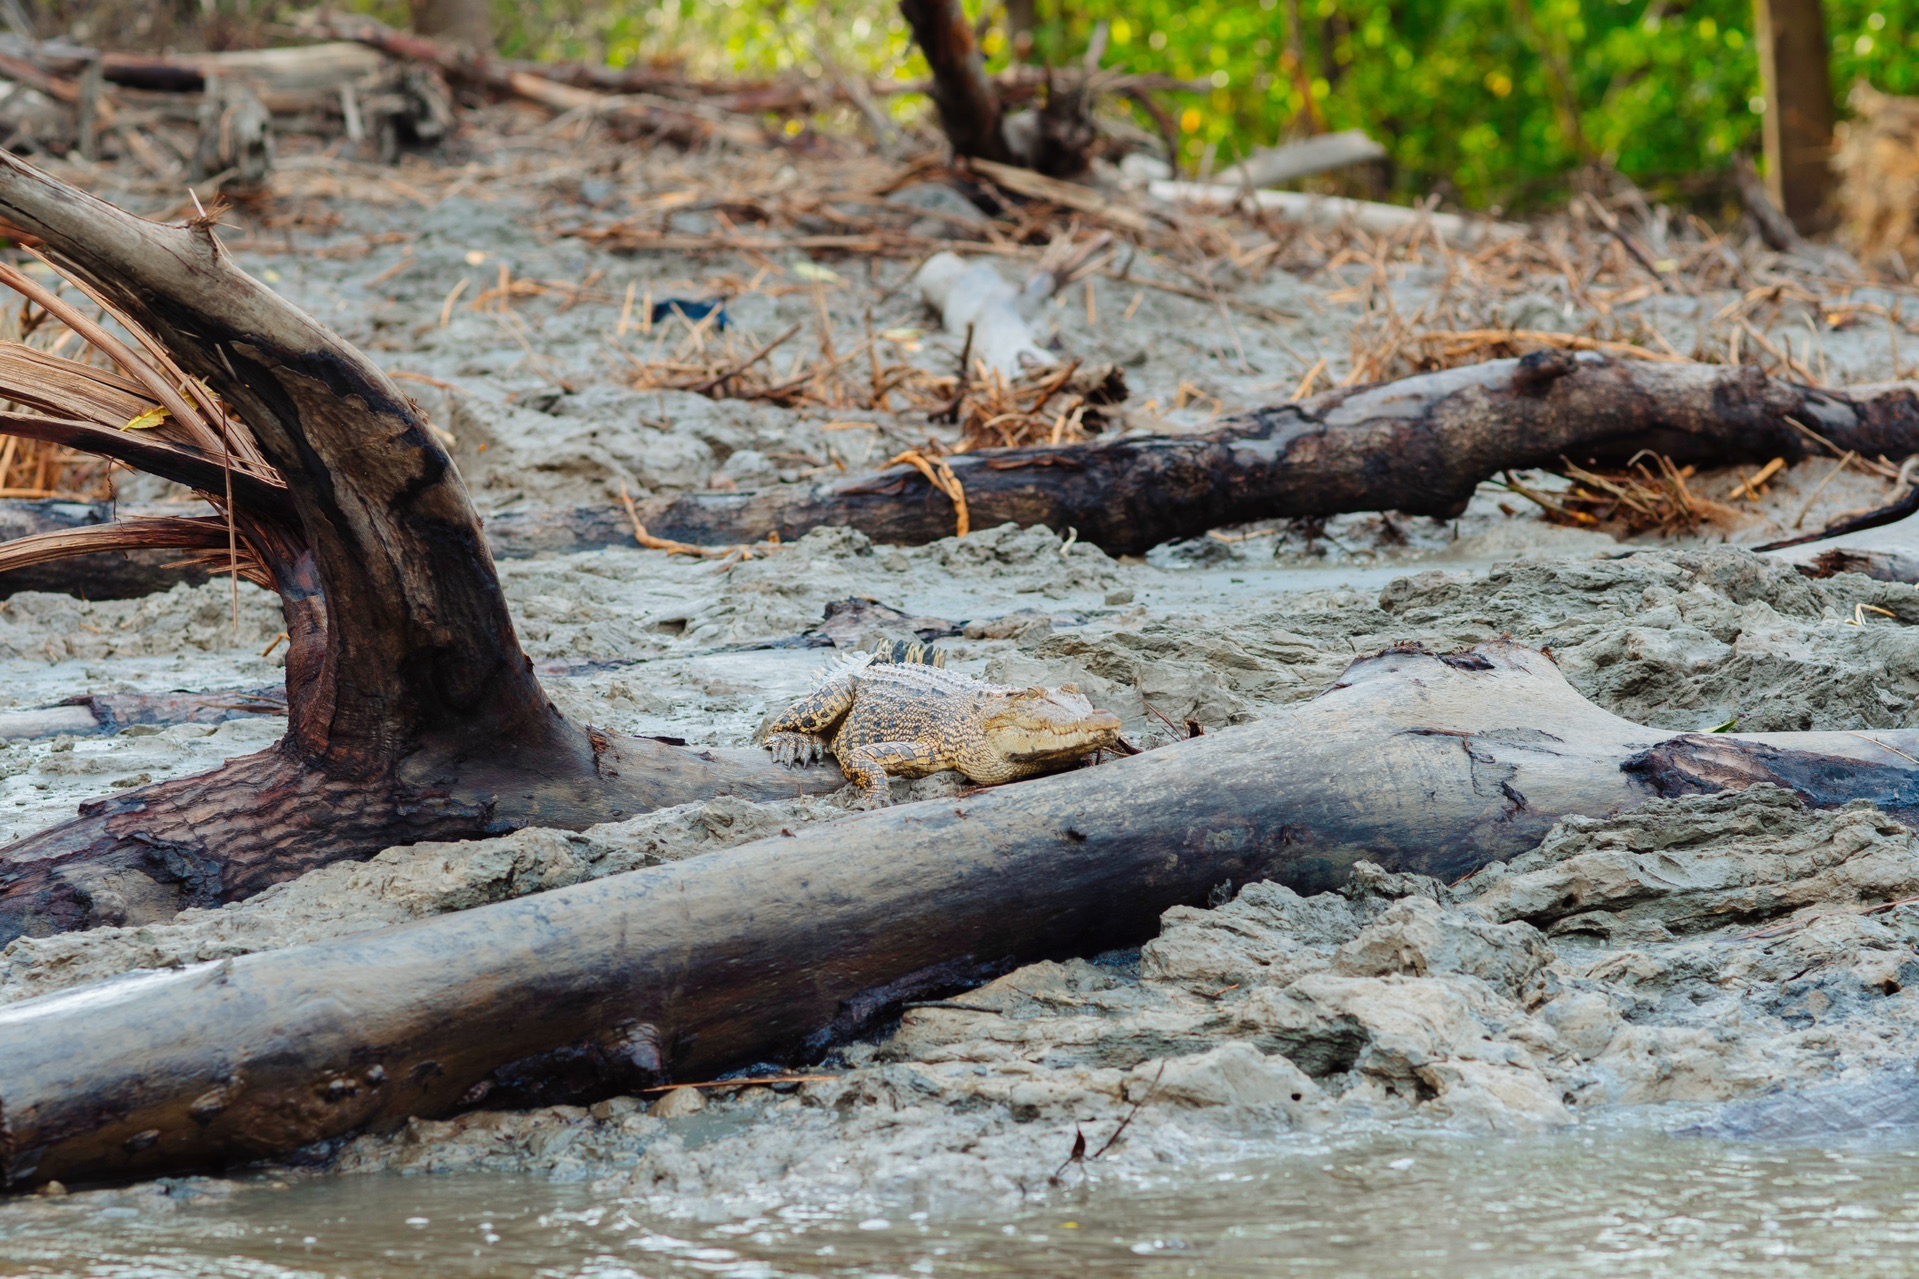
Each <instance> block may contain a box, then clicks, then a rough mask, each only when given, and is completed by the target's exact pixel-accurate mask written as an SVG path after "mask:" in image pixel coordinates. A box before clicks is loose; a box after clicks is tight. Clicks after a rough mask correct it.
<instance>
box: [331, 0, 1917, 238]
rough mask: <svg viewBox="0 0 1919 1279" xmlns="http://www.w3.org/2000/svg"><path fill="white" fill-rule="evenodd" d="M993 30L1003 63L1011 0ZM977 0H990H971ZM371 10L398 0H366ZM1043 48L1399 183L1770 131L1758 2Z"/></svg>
mask: <svg viewBox="0 0 1919 1279" xmlns="http://www.w3.org/2000/svg"><path fill="white" fill-rule="evenodd" d="M1001 2H1002V0H985V3H987V4H988V6H989V9H988V13H989V15H990V16H991V17H992V18H993V19H994V22H995V25H993V26H992V27H991V28H990V29H989V31H988V33H987V36H986V40H985V47H986V49H987V50H988V52H989V53H990V54H992V55H994V58H995V61H996V63H1003V62H1004V60H1005V57H1006V53H1007V48H1008V39H1007V32H1006V31H1005V29H1004V25H1003V14H1002V12H1001V11H1000V8H999V5H1000V3H1001ZM975 3H978V0H975ZM361 4H362V6H363V7H367V8H372V9H384V8H392V7H398V6H397V5H395V4H394V2H393V0H361ZM495 11H496V13H497V15H498V18H499V23H500V43H501V51H502V52H503V53H506V54H508V55H509V56H516V57H529V58H598V59H604V60H606V61H609V62H611V63H613V64H615V65H627V64H631V63H635V62H644V61H652V60H658V61H678V62H681V63H683V64H685V65H686V66H687V67H688V69H689V70H690V71H692V72H694V73H696V74H701V75H762V74H769V73H776V72H781V71H789V70H793V69H795V68H798V69H803V70H806V71H808V72H818V71H819V70H820V66H821V62H822V55H825V56H826V57H829V58H831V59H832V60H833V61H834V62H836V63H837V64H839V65H840V66H842V67H844V68H846V69H847V70H849V71H858V72H861V73H865V74H869V75H878V76H882V77H895V78H900V79H912V78H916V77H918V76H920V75H923V74H924V71H925V68H924V64H923V63H921V62H920V60H919V59H918V57H917V56H916V55H914V54H913V52H912V50H911V47H910V41H909V39H908V36H907V31H906V27H905V24H904V22H903V21H902V20H901V19H900V17H899V14H898V11H897V9H896V7H895V5H894V4H893V3H892V0H822V3H820V4H817V5H813V4H806V5H802V4H797V3H793V0H650V2H649V3H647V4H644V5H636V4H631V3H622V2H621V0H611V2H609V0H539V2H538V3H532V4H516V3H507V2H506V0H496V3H495ZM1826 15H1827V23H1828V27H1829V30H1830V33H1831V37H1832V74H1833V85H1834V91H1835V93H1836V94H1837V95H1838V96H1839V97H1840V98H1842V99H1843V97H1844V95H1845V91H1846V89H1847V87H1848V86H1849V85H1850V84H1851V83H1852V82H1853V81H1854V80H1855V79H1860V78H1863V79H1866V80H1868V81H1869V82H1870V83H1872V84H1873V85H1874V86H1875V87H1877V88H1880V89H1883V90H1886V91H1888V92H1892V93H1915V92H1919V56H1915V55H1919V0H1827V3H1826ZM1040 17H1041V25H1040V29H1039V30H1038V31H1037V32H1036V33H1035V35H1036V40H1037V45H1036V48H1037V53H1036V56H1038V57H1045V58H1051V59H1053V60H1054V61H1056V62H1066V61H1068V60H1071V59H1075V58H1077V56H1078V54H1079V53H1080V51H1081V50H1083V49H1084V48H1085V46H1086V42H1087V41H1088V39H1089V38H1090V37H1091V35H1092V32H1093V30H1094V28H1095V26H1096V25H1097V24H1098V23H1101V22H1105V23H1107V24H1108V26H1109V30H1110V33H1111V44H1110V51H1109V53H1108V55H1107V58H1106V65H1107V66H1109V67H1115V68H1122V69H1126V70H1130V71H1135V72H1160V73H1164V74H1168V75H1172V76H1176V77H1179V78H1180V79H1183V80H1189V81H1195V82H1204V83H1205V84H1206V85H1207V86H1209V87H1207V88H1205V89H1203V90H1202V91H1199V92H1195V93H1191V94H1184V95H1178V96H1177V97H1176V98H1175V99H1174V100H1173V102H1172V106H1173V110H1174V113H1175V116H1176V118H1177V119H1178V121H1179V123H1180V127H1181V130H1182V134H1183V137H1182V145H1183V148H1184V152H1185V154H1184V156H1183V160H1184V162H1185V163H1187V164H1188V165H1194V164H1199V163H1202V162H1204V161H1205V159H1206V158H1207V157H1208V156H1209V155H1210V156H1211V157H1212V158H1213V159H1214V161H1215V163H1216V165H1217V166H1223V165H1225V164H1227V163H1229V162H1230V161H1231V160H1232V159H1233V158H1235V157H1237V156H1238V155H1241V154H1243V153H1244V152H1245V151H1247V150H1250V149H1251V148H1252V147H1255V146H1260V145H1266V144H1271V143H1273V142H1277V141H1281V140H1284V139H1285V138H1288V137H1291V136H1295V135H1298V134H1301V133H1305V132H1312V131H1317V130H1320V129H1342V128H1363V129H1365V130H1367V131H1368V132H1369V133H1371V134H1373V135H1374V136H1375V137H1377V138H1379V139H1380V140H1381V141H1382V142H1384V143H1385V144H1386V145H1387V146H1388V148H1389V149H1390V151H1391V156H1392V174H1391V188H1392V191H1393V193H1394V194H1396V195H1398V196H1401V197H1406V198H1416V197H1421V196H1424V195H1426V194H1427V193H1429V192H1432V191H1435V190H1437V191H1440V192H1442V193H1443V194H1445V195H1447V196H1449V197H1450V198H1452V199H1455V200H1457V201H1459V202H1460V203H1462V204H1465V205H1468V206H1471V207H1480V208H1484V207H1492V206H1505V207H1509V208H1510V207H1515V206H1528V205H1534V204H1537V203H1540V202H1541V201H1543V200H1545V199H1547V198H1550V196H1551V195H1552V194H1553V193H1554V192H1555V191H1558V190H1563V187H1564V182H1563V178H1564V175H1565V174H1566V173H1567V172H1568V171H1569V170H1571V169H1573V168H1576V167H1577V166H1578V165H1579V164H1581V163H1582V162H1584V161H1588V160H1594V161H1599V162H1603V163H1606V164H1610V165H1613V166H1616V167H1617V168H1618V169H1619V170H1620V171H1621V172H1623V173H1625V174H1626V175H1627V176H1629V177H1631V178H1632V179H1634V180H1635V181H1637V182H1639V183H1641V184H1643V185H1647V186H1650V187H1653V188H1674V187H1677V188H1680V189H1684V188H1685V187H1686V186H1687V185H1688V184H1689V183H1690V184H1694V185H1696V179H1698V178H1699V177H1700V176H1701V175H1705V176H1708V177H1710V175H1713V174H1715V173H1718V172H1721V171H1723V170H1724V169H1725V168H1726V167H1727V166H1728V165H1730V163H1731V161H1732V157H1733V156H1734V155H1736V154H1738V153H1739V152H1741V151H1745V152H1749V153H1751V152H1756V151H1757V150H1758V145H1759V143H1758V139H1759V127H1760V111H1761V110H1762V109H1763V101H1762V99H1761V98H1760V96H1759V93H1760V88H1759V72H1758V62H1757V58H1756V55H1755V50H1754V43H1753V10H1752V0H1041V7H1040Z"/></svg>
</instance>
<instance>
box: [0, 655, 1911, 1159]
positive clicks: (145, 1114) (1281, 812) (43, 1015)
mask: <svg viewBox="0 0 1919 1279" xmlns="http://www.w3.org/2000/svg"><path fill="white" fill-rule="evenodd" d="M1914 754H1919V731H1913V730H1900V731H1890V732H1882V733H1878V734H1861V733H1782V734H1752V735H1712V736H1705V737H1700V736H1696V735H1691V734H1681V735H1677V736H1675V735H1673V734H1671V733H1669V732H1665V731H1662V730H1658V729H1651V728H1645V727H1642V726H1640V725H1637V724H1633V723H1630V722H1628V721H1626V720H1622V719H1619V718H1618V717H1616V716H1613V715H1610V714H1608V713H1606V712H1605V711H1602V710H1600V709H1599V708H1598V707H1596V706H1594V705H1592V704H1591V703H1590V702H1587V701H1586V700H1585V699H1583V698H1581V697H1580V696H1579V695H1578V694H1577V693H1576V692H1574V691H1573V690H1572V688H1571V687H1570V686H1568V685H1567V684H1566V682H1565V680H1564V678H1563V677H1562V676H1561V675H1560V674H1559V671H1558V668H1557V667H1556V666H1554V665H1553V663H1552V662H1551V661H1550V660H1549V659H1548V658H1546V657H1544V656H1542V655H1541V654H1539V653H1536V652H1533V651H1531V650H1528V649H1524V648H1520V647H1518V646H1516V645H1512V644H1507V643H1493V644H1489V645H1485V646H1483V647H1481V648H1479V649H1477V650H1474V651H1473V652H1471V653H1468V654H1461V655H1458V656H1450V657H1440V656H1435V655H1433V654H1430V653H1427V652H1424V651H1421V650H1414V649H1402V650H1394V651H1389V652H1387V653H1384V654H1381V655H1379V656H1376V657H1369V658H1364V659H1361V660H1359V661H1357V662H1355V663H1354V664H1353V665H1352V666H1351V667H1350V668H1348V670H1347V671H1346V673H1345V674H1344V675H1343V676H1342V677H1341V678H1340V680H1339V681H1338V682H1337V683H1336V684H1335V685H1334V686H1333V687H1332V688H1331V689H1329V690H1328V691H1326V692H1325V693H1323V694H1321V695H1320V697H1319V698H1317V699H1316V700H1314V701H1312V702H1309V703H1305V704H1303V705H1301V706H1298V707H1296V708H1292V709H1289V710H1287V711H1284V712H1281V713H1279V714H1276V715H1274V716H1273V717H1272V718H1270V719H1267V720H1263V721H1261V722H1258V723H1255V724H1250V725H1245V726H1242V727H1238V728H1232V729H1226V730H1223V731H1221V732H1218V733H1209V734H1207V735H1205V736H1204V737H1200V738H1196V739H1193V740H1191V741H1186V742H1181V743H1179V744H1177V745H1174V746H1168V747H1165V748H1162V749H1160V750H1156V751H1150V752H1147V753H1146V754H1144V755H1139V756H1135V757H1133V758H1130V759H1126V760H1121V761H1118V762H1116V763H1111V764H1107V765H1102V766H1100V767H1097V768H1091V769H1082V770H1080V771H1077V772H1074V773H1068V774H1064V775H1060V776H1057V777H1052V778H1047V779H1042V780H1038V781H1032V782H1024V783H1019V784H1016V785H1014V786H1007V787H999V788H994V789H991V790H987V791H985V792H982V793H978V794H975V795H971V796H968V797H965V798H961V799H957V800H935V801H927V802H923V803H918V804H909V805H903V806H900V807H897V808H892V809H886V810H882V811H880V812H876V813H870V814H865V815H862V816H857V817H851V818H848V819H845V820H842V821H838V822H833V823H829V824H825V825H820V826H815V827H810V828H808V829H805V830H802V831H800V832H798V833H797V834H795V835H792V836H780V837H775V838H772V839H767V840H761V841H758V842H755V843H751V844H746V845H742V846H740V847H738V848H735V849H732V850H730V851H727V852H721V853H715V854H712V855H709V856H705V857H699V858H694V859H691V860H689V861H685V862H679V863H674V864H670V865H666V866H661V867H656V868H653V869H650V870H643V871H637V872H633V873H629V874H624V875H617V876H611V877H608V878H606V879H603V880H600V881H598V882H595V883H589V884H582V885H578V886H575V887H572V888H567V889H562V890H559V891H555V892H549V893H542V894H538V895H535V896H532V897H527V898H523V899H520V900H518V901H513V902H507V903H502V904H499V905H493V906H486V907H481V908H478V909H475V910H470V911H465V912H462V913H458V914H453V915H447V916H441V917H438V918H435V919H432V920H428V921H423V922H420V923H416V924H412V925H408V926H404V927H400V928H394V929H388V930H385V931H382V932H377V933H372V934H361V935H358V936H352V937H346V938H342V939H339V940H334V941H329V942H324V943H319V944H315V945H308V946H301V947H296V948H292V949H288V950H282V951H274V952H268V953H263V954H255V955H250V956H243V957H239V958H234V959H226V960H220V961H218V962H215V963H209V964H202V965H199V966H197V967H194V968H189V969H186V970H183V971H177V972H152V973H141V974H135V975H131V976H128V977H124V978H120V979H118V980H116V981H111V982H107V983H103V984H100V985H96V986H91V987H86V988H83V989H80V990H75V991H72V992H69V993H64V994H57V995H51V996H46V997H42V998H40V999H35V1000H30V1001H26V1002H23V1003H19V1004H15V1005H13V1006H11V1007H8V1008H4V1009H0V1116H3V1117H4V1125H5V1126H4V1129H0V1131H4V1132H5V1134H6V1140H5V1141H4V1142H0V1183H3V1184H5V1185H6V1186H9V1187H13V1188H25V1187H29V1186H33V1185H36V1184H40V1183H43V1182H45V1181H47V1180H50V1179H58V1180H61V1181H68V1182H71V1181H76V1180H94V1179H102V1178H123V1177H133V1176H151V1175H156V1174H161V1173H174V1172H184V1171H188V1170H194V1169H209V1168H220V1167H225V1166H231V1165H236V1164H241V1163H246V1162H248V1161H251V1160H255V1159H259V1158H262V1157H266V1156H272V1155H276V1154H282V1153H285V1152H288V1151H292V1150H295V1149H298V1148H300V1147H302V1146H306V1145H309V1144H311V1143H314V1142H317V1141H322V1140H325V1139H328V1138H332V1137H338V1136H342V1135H345V1134H347V1133H350V1132H354V1131H357V1130H362V1129H368V1128H372V1129H383V1128H390V1127H393V1126H396V1125H398V1124H400V1123H402V1122H403V1121H404V1120H406V1119H407V1118H408V1117H410V1116H414V1115H426V1116H435V1115H444V1114H447V1113H450V1112H453V1111H456V1110H459V1109H462V1108H466V1107H470V1106H472V1105H474V1104H475V1103H477V1102H479V1101H480V1100H482V1099H486V1100H488V1101H490V1102H494V1103H500V1102H506V1103H509V1104H513V1103H517V1104H526V1103H530V1102H544V1101H552V1100H560V1099H564V1098H573V1099H578V1100H586V1099H590V1098H592V1097H594V1096H604V1095H607V1094H609V1093H611V1092H615V1091H632V1090H635V1089H638V1088H641V1087H646V1086H649V1085H656V1084H659V1083H664V1082H670V1081H688V1080H699V1079H706V1078H711V1077H712V1076H713V1075H715V1074H717V1073H720V1072H723V1071H726V1070H729V1069H732V1068H735V1067H738V1066H741V1065H744V1064H747V1063H753V1062H762V1061H779V1062H790V1063H795V1064H797V1063H801V1062H806V1061H812V1060H817V1058H818V1057H819V1055H820V1054H821V1053H822V1052H823V1051H824V1050H825V1049H826V1048H827V1047H829V1046H830V1045H832V1044H833V1043H835V1042H838V1041H841V1040H844V1039H846V1038H848V1037H850V1036H854V1035H858V1034H860V1033H862V1032H863V1031H865V1030H867V1029H869V1028H871V1027H872V1026H874V1025H875V1024H876V1023H878V1022H880V1021H882V1020H883V1019H884V1018H885V1017H886V1016H887V1015H888V1014H889V1013H890V1012H892V1011H893V1010H895V1009H897V1008H898V1006H899V1005H900V1004H901V1003H902V1002H904V1001H906V1000H911V999H923V998H927V997H935V996H937V995H939V994H941V993H944V992H947V991H952V990H955V989H959V988H962V987H965V986H968V985H971V984H975V983H977V982H979V981H982V980H984V979H986V978H987V977H989V976H991V975H993V974H995V973H998V972H1001V971H1004V970H1005V969H1007V968H1008V967H1011V966H1013V965H1016V964H1020V963H1025V962H1029V961H1032V960H1036V959H1041V958H1046V957H1060V956H1067V955H1075V954H1079V955H1084V954H1091V953H1094V952H1097V951H1100V950H1105V949H1109V948H1112V947H1118V946H1129V945H1136V944H1138V943H1139V942H1141V941H1143V940H1145V939H1146V938H1148V937H1150V936H1151V935H1152V934H1153V932H1154V930H1155V928H1156V926H1157V923H1158V919H1159V915H1160V913H1161V912H1162V911H1164V910H1166V909H1167V908H1168V907H1171V906H1175V905H1180V904H1199V903H1203V902H1206V901H1208V900H1210V899H1212V897H1213V895H1214V894H1216V893H1220V892H1230V891H1232V890H1233V889H1235V888H1237V887H1239V886H1241V885H1243V884H1246V883H1249V882H1252V881H1255V880H1262V879H1278V880H1280V881H1281V882H1284V883H1287V884H1290V885H1292V886H1293V887H1295V888H1297V889H1299V890H1301V891H1315V890H1320V889H1324V888H1326V887H1329V886H1331V885H1334V884H1337V883H1339V882H1341V881H1342V880H1343V879H1344V878H1345V877H1346V875H1347V874H1348V873H1349V870H1350V866H1351V863H1352V862H1353V861H1354V860H1356V859H1358V858H1365V859H1368V860H1372V861H1375V862H1379V863H1380V864H1382V865H1385V866H1386V867H1388V868H1389V869H1392V870H1398V871H1415V872H1420V873H1424V874H1429V875H1437V876H1439V877H1441V878H1445V879H1449V880H1450V879H1455V878H1458V877H1459V876H1461V875H1463V874H1467V873H1469V872H1471V871H1472V870H1474V869H1476V868H1478V867H1480V866H1483V865H1485V864H1486V863H1487V862H1489V861H1493V860H1498V859H1503V858H1507V857H1510V856H1512V855H1514V854H1516V853H1518V852H1520V851H1523V850H1525V849H1527V848H1530V847H1532V846H1534V845H1535V844H1537V843H1538V841H1539V840H1540V838H1541V837H1542V836H1544V835H1545V833H1546V832H1547V831H1548V830H1549V829H1550V828H1551V826H1552V824H1553V823H1554V822H1555V821H1557V820H1559V819H1560V818H1562V817H1564V816H1566V815H1568V814H1573V813H1581V814H1588V815H1594V816H1597V815H1603V814H1609V813H1615V812H1619V811H1622V810H1625V809H1629V808H1633V807H1636V806H1638V805H1639V804H1641V803H1643V802H1644V801H1645V800H1646V799H1648V798H1649V797H1651V796H1654V795H1672V794H1683V793H1695V792H1702V791H1713V790H1720V789H1741V788H1744V787H1746V786H1749V785H1752V784H1754V783H1757V782H1771V783H1774V784H1778V785H1783V786H1786V787H1789V788H1791V789H1793V790H1794V791H1796V792H1797V793H1799V794H1800V795H1801V796H1802V797H1803V798H1804V799H1805V800H1806V802H1808V803H1810V804H1813V805H1817V806H1834V805H1838V804H1843V803H1845V802H1848V801H1849V800H1852V799H1854V798H1867V799H1871V800H1873V801H1875V802H1877V803H1879V804H1880V805H1882V806H1883V807H1885V808H1886V809H1887V811H1888V812H1890V813H1893V814H1894V815H1896V816H1897V817H1898V818H1899V819H1900V820H1902V821H1905V822H1908V823H1911V822H1913V821H1915V820H1916V819H1919V766H1915V765H1914V764H1913V763H1912V758H1911V757H1912V756H1913V755H1914ZM476 1026H479V1027H484V1033H475V1030H474V1028H475V1027H476Z"/></svg>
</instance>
